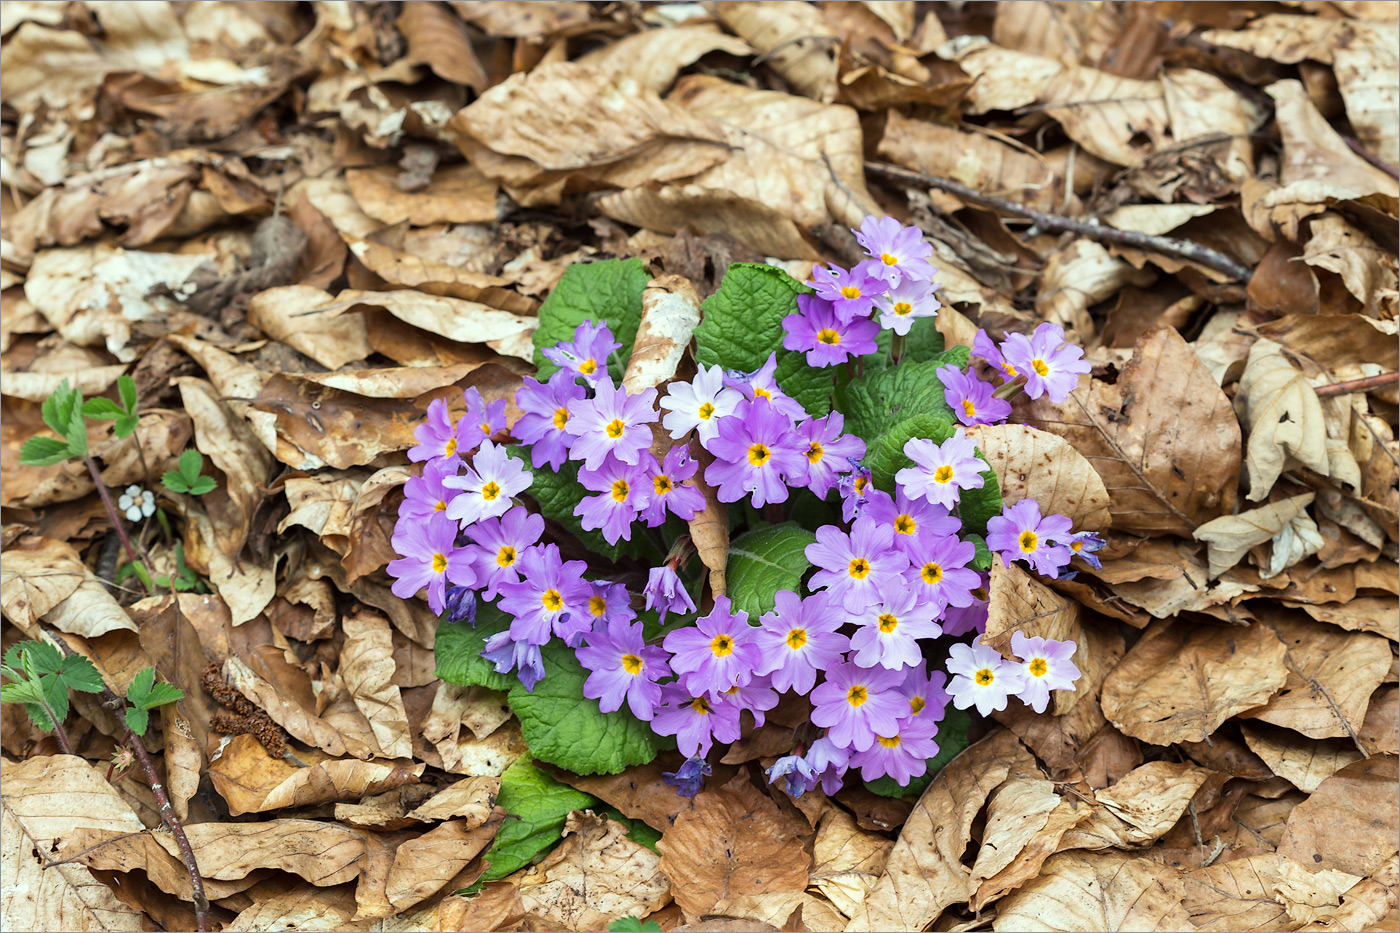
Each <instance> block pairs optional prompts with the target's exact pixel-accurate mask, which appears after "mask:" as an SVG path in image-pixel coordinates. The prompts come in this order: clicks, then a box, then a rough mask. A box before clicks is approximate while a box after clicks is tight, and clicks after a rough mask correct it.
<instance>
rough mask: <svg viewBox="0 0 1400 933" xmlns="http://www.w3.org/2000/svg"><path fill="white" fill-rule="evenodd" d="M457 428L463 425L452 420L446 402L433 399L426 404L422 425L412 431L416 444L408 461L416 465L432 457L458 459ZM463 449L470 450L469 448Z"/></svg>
mask: <svg viewBox="0 0 1400 933" xmlns="http://www.w3.org/2000/svg"><path fill="white" fill-rule="evenodd" d="M459 427H465V425H464V424H462V422H460V421H454V420H452V412H451V411H449V410H448V408H447V402H446V401H444V400H443V399H440V398H435V399H433V400H432V401H431V402H429V403H428V412H427V415H426V416H425V417H424V419H423V423H422V424H420V425H418V427H416V428H414V429H413V439H414V440H416V441H417V442H418V443H417V444H416V445H415V446H413V447H411V448H410V449H409V451H408V459H409V460H412V461H413V462H415V463H417V462H419V461H421V460H431V459H432V458H434V457H447V458H460V456H461V452H460V451H459V448H460V447H461V446H462V443H463V438H461V437H459V436H458V429H459ZM468 443H470V439H469V440H468ZM465 449H466V450H470V449H471V447H470V446H469V447H467V448H465Z"/></svg>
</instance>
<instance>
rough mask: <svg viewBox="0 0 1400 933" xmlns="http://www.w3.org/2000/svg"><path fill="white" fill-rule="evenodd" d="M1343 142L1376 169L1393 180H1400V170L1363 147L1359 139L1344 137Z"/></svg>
mask: <svg viewBox="0 0 1400 933" xmlns="http://www.w3.org/2000/svg"><path fill="white" fill-rule="evenodd" d="M1342 142H1344V143H1346V144H1347V148H1348V149H1350V150H1351V151H1352V152H1354V153H1356V154H1357V155H1359V156H1361V158H1363V159H1365V160H1366V161H1367V162H1369V163H1371V164H1372V165H1374V166H1375V167H1376V168H1378V169H1380V170H1381V171H1382V172H1385V173H1386V174H1387V175H1389V176H1390V177H1391V178H1400V169H1397V168H1396V167H1395V166H1393V165H1391V164H1390V163H1389V162H1387V161H1386V160H1385V159H1382V158H1381V157H1380V156H1378V155H1376V154H1375V153H1374V152H1372V151H1371V150H1369V149H1367V148H1366V147H1365V146H1363V145H1361V141H1360V140H1359V139H1353V138H1351V137H1350V136H1343V137H1342Z"/></svg>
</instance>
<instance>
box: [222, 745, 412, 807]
mask: <svg viewBox="0 0 1400 933" xmlns="http://www.w3.org/2000/svg"><path fill="white" fill-rule="evenodd" d="M297 757H298V758H300V759H302V760H303V761H305V762H306V763H307V764H309V765H310V767H300V766H297V765H293V764H291V763H290V762H287V761H284V760H282V759H281V758H273V757H272V756H270V755H269V754H268V753H267V749H265V748H263V747H262V745H261V744H260V743H259V742H258V740H257V739H255V738H253V737H252V736H251V735H236V736H233V737H232V738H231V739H230V740H229V742H228V744H227V745H226V746H224V749H223V752H222V754H220V755H219V757H218V758H215V759H214V761H213V762H212V763H211V764H210V765H209V779H210V780H211V781H212V782H213V784H214V789H215V790H216V791H218V792H219V796H221V797H223V798H224V800H225V801H227V802H228V809H229V813H230V814H231V815H232V816H241V815H242V814H244V813H265V812H267V811H268V810H280V809H282V808H283V807H309V806H315V805H316V804H322V803H330V802H332V801H337V800H355V799H358V798H360V797H363V796H366V795H368V794H379V793H383V792H384V791H387V790H390V789H391V788H395V787H399V786H402V785H404V784H408V783H411V782H413V781H415V780H417V779H418V778H420V777H422V775H423V768H424V765H423V764H422V763H421V762H419V763H417V764H413V765H405V764H403V763H400V762H393V761H373V760H372V761H360V760H359V759H358V758H331V757H329V756H327V755H325V754H323V753H320V752H318V751H316V750H312V751H309V752H308V751H300V752H298V753H297Z"/></svg>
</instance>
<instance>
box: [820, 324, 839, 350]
mask: <svg viewBox="0 0 1400 933" xmlns="http://www.w3.org/2000/svg"><path fill="white" fill-rule="evenodd" d="M817 342H818V343H824V344H826V345H827V346H828V347H834V346H836V345H837V344H838V343H840V342H841V335H840V334H838V333H837V332H836V331H834V330H832V329H831V328H830V327H823V328H822V329H821V330H819V331H817Z"/></svg>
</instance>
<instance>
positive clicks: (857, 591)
mask: <svg viewBox="0 0 1400 933" xmlns="http://www.w3.org/2000/svg"><path fill="white" fill-rule="evenodd" d="M804 553H805V554H806V555H807V559H808V560H809V561H811V562H812V563H813V564H815V565H817V566H818V567H820V568H822V569H821V570H819V571H817V572H816V574H814V575H813V576H812V582H811V586H812V587H813V588H817V589H820V588H826V589H827V592H828V593H829V594H830V595H831V598H832V600H833V602H839V603H840V604H841V605H843V606H845V608H846V609H847V611H849V612H861V611H863V610H864V609H865V607H867V606H869V605H870V604H872V603H874V602H875V601H876V600H878V599H879V598H880V586H881V584H883V583H885V582H886V581H893V580H894V579H896V578H898V577H899V575H900V573H902V572H903V570H904V568H905V567H908V566H909V558H907V557H905V556H904V555H903V554H902V553H901V552H900V551H898V550H897V549H895V547H894V531H893V530H892V529H891V528H890V527H889V526H888V525H879V524H876V523H875V522H873V521H870V520H869V519H864V518H862V519H857V520H856V523H855V524H854V525H852V526H851V533H850V534H849V535H846V534H844V533H843V532H842V531H841V529H839V528H837V527H836V526H835V525H823V526H821V527H820V528H818V529H817V540H816V542H815V543H813V544H809V545H807V548H806V550H805V552H804Z"/></svg>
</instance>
